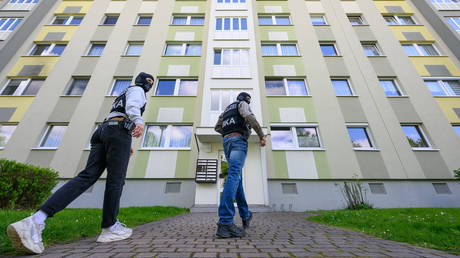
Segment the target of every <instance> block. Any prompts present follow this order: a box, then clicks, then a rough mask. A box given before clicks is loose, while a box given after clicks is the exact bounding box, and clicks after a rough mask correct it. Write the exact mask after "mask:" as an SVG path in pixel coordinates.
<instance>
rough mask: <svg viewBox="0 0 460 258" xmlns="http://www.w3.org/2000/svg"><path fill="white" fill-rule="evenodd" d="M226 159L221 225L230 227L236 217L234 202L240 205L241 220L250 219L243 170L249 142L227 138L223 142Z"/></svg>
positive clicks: (220, 208) (220, 207)
mask: <svg viewBox="0 0 460 258" xmlns="http://www.w3.org/2000/svg"><path fill="white" fill-rule="evenodd" d="M223 144H224V152H225V158H226V159H227V162H228V176H227V180H226V181H225V185H224V190H223V192H222V196H221V198H220V205H219V218H220V219H219V224H222V225H230V224H232V223H233V216H234V215H235V206H234V204H233V203H234V202H235V200H236V204H237V205H238V211H239V213H240V216H241V218H243V219H247V218H249V208H248V203H247V202H246V197H245V196H244V190H243V182H242V181H243V180H242V169H243V166H244V161H245V159H246V155H247V154H248V142H247V141H246V140H244V139H243V137H241V136H240V137H227V138H224V140H223Z"/></svg>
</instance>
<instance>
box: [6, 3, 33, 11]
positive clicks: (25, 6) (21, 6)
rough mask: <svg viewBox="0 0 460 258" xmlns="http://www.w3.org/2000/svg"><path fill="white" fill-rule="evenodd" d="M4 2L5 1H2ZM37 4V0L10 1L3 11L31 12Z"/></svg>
mask: <svg viewBox="0 0 460 258" xmlns="http://www.w3.org/2000/svg"><path fill="white" fill-rule="evenodd" d="M3 2H6V1H3ZM36 3H38V0H10V1H9V2H8V3H7V4H6V5H5V6H3V8H2V9H3V10H15V11H16V10H31V9H32V8H33V7H34V6H35V4H36Z"/></svg>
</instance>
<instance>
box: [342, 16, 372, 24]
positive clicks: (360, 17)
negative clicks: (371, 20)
mask: <svg viewBox="0 0 460 258" xmlns="http://www.w3.org/2000/svg"><path fill="white" fill-rule="evenodd" d="M347 18H348V21H349V22H350V24H351V21H350V18H358V19H359V21H360V22H361V24H351V26H363V25H367V24H366V22H364V18H363V16H362V15H360V14H350V15H347Z"/></svg>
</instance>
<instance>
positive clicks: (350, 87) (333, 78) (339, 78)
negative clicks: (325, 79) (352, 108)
mask: <svg viewBox="0 0 460 258" xmlns="http://www.w3.org/2000/svg"><path fill="white" fill-rule="evenodd" d="M330 80H331V86H332V90H333V91H334V93H335V89H334V84H333V83H332V81H333V80H345V81H347V83H348V88H349V89H350V92H351V95H335V96H336V97H357V96H358V95H356V94H355V91H354V90H353V87H352V84H351V82H350V78H347V77H331V78H330Z"/></svg>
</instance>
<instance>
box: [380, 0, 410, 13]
mask: <svg viewBox="0 0 460 258" xmlns="http://www.w3.org/2000/svg"><path fill="white" fill-rule="evenodd" d="M374 4H375V5H376V6H377V9H378V10H379V11H380V12H381V13H382V14H392V13H393V12H389V11H388V10H387V9H386V8H385V6H400V7H401V8H402V9H403V10H404V13H414V11H413V10H412V9H411V8H410V7H409V5H408V4H407V3H406V2H405V1H374Z"/></svg>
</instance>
